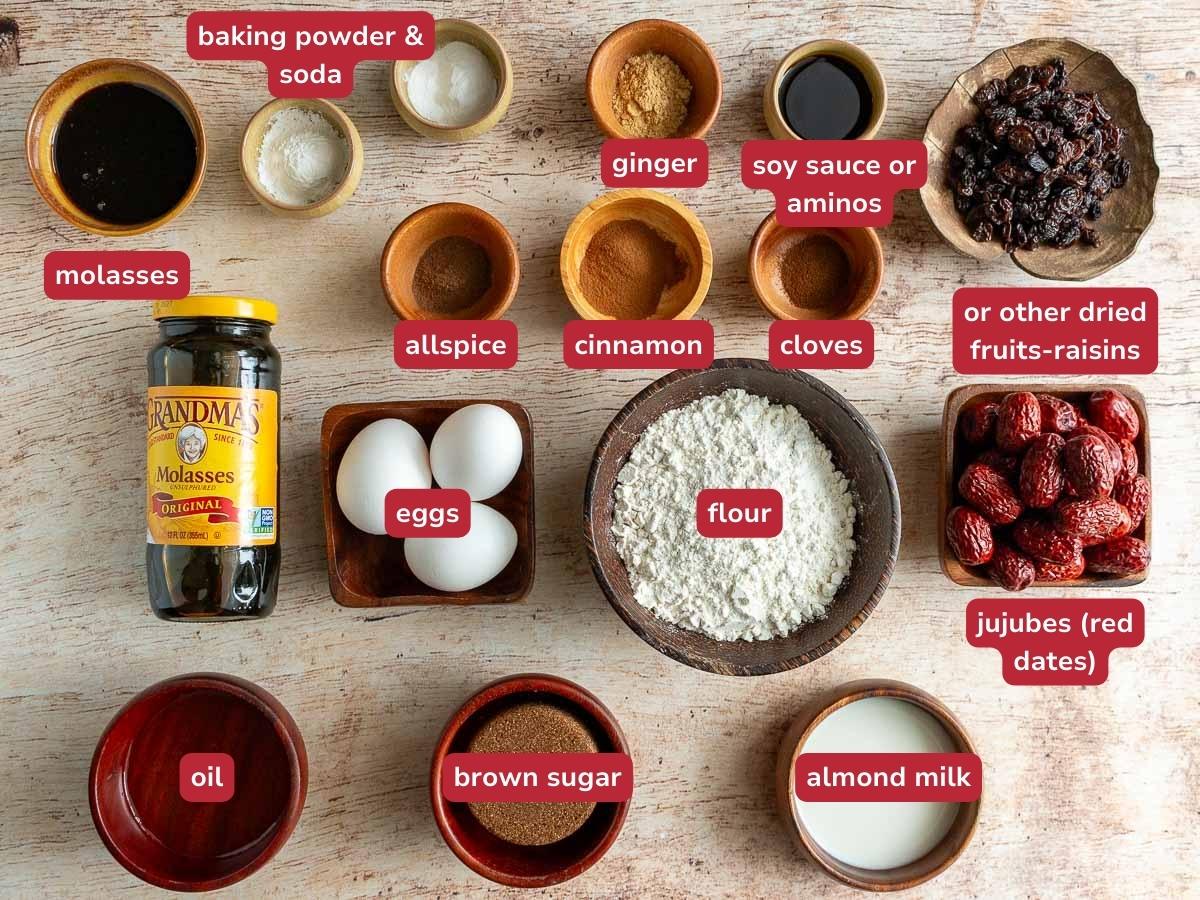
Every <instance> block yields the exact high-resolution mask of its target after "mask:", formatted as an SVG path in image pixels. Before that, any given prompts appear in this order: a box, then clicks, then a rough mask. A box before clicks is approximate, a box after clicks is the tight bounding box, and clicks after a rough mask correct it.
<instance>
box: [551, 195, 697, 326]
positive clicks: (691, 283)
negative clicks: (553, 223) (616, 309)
mask: <svg viewBox="0 0 1200 900" xmlns="http://www.w3.org/2000/svg"><path fill="white" fill-rule="evenodd" d="M622 219H633V220H636V221H640V222H645V223H646V224H647V225H649V226H650V227H651V228H653V229H654V230H655V231H657V232H658V233H659V234H660V235H662V236H663V237H665V238H667V239H668V240H670V241H671V242H672V243H674V244H675V246H676V247H678V248H679V252H680V254H681V255H682V256H683V258H684V259H685V260H686V261H687V274H686V275H685V276H684V277H683V278H681V279H680V280H679V281H678V282H677V283H675V284H673V285H672V286H671V287H669V288H667V289H666V290H665V291H663V293H662V296H661V297H660V298H659V301H658V307H657V308H656V309H655V310H654V314H653V315H651V316H647V318H650V319H690V318H692V316H694V315H695V314H696V312H697V311H698V310H699V309H700V305H701V304H702V303H703V302H704V298H705V297H707V296H708V288H709V285H710V284H711V283H712V270H713V255H712V244H710V243H709V240H708V232H707V231H705V230H704V225H703V224H701V222H700V220H699V219H698V218H696V214H695V213H693V212H692V211H691V210H690V209H688V208H687V207H686V206H684V205H683V204H682V203H680V202H679V201H678V200H676V199H675V198H674V197H670V196H668V195H666V194H660V193H659V192H658V191H648V190H642V189H626V190H620V191H612V192H610V193H607V194H601V195H600V196H599V197H597V198H596V199H595V200H593V201H592V202H591V203H589V204H588V205H587V206H585V207H584V208H583V209H581V210H580V211H579V215H577V216H576V217H575V219H574V221H572V222H571V225H570V227H569V228H568V229H567V233H566V234H565V235H564V236H563V242H562V249H561V250H560V251H559V256H558V271H559V276H560V277H561V278H562V285H563V290H564V291H565V292H566V295H567V300H569V301H570V303H571V306H572V307H574V309H575V312H577V313H578V314H579V316H580V318H583V319H612V318H613V317H612V316H609V315H607V314H606V313H604V312H602V311H601V310H599V309H597V308H596V307H595V306H593V305H592V304H591V302H589V300H588V298H587V297H586V296H584V293H583V286H582V283H581V276H580V273H581V271H582V269H583V258H584V256H585V255H586V254H587V248H588V245H589V244H590V243H591V242H592V238H593V237H595V236H596V232H598V231H599V230H600V229H601V228H603V227H604V226H606V225H609V224H611V223H613V222H618V221H621V220H622Z"/></svg>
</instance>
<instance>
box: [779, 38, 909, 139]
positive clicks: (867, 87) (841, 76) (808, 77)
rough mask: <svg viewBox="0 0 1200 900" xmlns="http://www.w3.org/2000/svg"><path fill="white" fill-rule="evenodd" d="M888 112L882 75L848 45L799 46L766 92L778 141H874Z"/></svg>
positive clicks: (812, 43)
mask: <svg viewBox="0 0 1200 900" xmlns="http://www.w3.org/2000/svg"><path fill="white" fill-rule="evenodd" d="M886 108H887V86H886V85H885V84H884V81H883V75H881V74H880V72H879V69H878V67H877V66H876V65H875V62H874V61H873V60H872V59H871V57H870V56H868V55H867V54H866V53H865V52H863V50H861V49H860V48H858V47H856V46H855V45H854V44H850V43H847V42H846V41H835V40H820V41H809V42H808V43H807V44H802V45H800V46H799V47H797V48H796V49H795V50H793V51H792V52H791V53H789V54H788V55H787V56H785V57H784V58H783V60H782V61H780V63H779V65H778V66H777V67H776V68H775V72H774V74H773V75H772V76H771V78H770V79H769V80H768V81H767V85H766V89H765V90H764V91H763V115H764V116H765V117H766V120H767V127H768V128H769V129H770V131H771V135H772V136H773V137H775V138H777V139H779V140H806V141H850V140H869V139H871V138H873V137H874V136H875V133H876V132H877V131H879V126H880V124H881V123H882V122H883V113H884V110H885V109H886Z"/></svg>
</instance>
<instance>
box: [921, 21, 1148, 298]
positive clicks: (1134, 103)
mask: <svg viewBox="0 0 1200 900" xmlns="http://www.w3.org/2000/svg"><path fill="white" fill-rule="evenodd" d="M1056 56H1061V57H1062V58H1063V59H1064V60H1066V63H1067V68H1068V70H1069V71H1070V73H1071V87H1072V89H1073V90H1077V91H1093V92H1096V93H1098V94H1099V95H1100V97H1101V99H1102V100H1103V101H1104V105H1105V107H1106V108H1107V109H1108V111H1109V112H1110V113H1112V116H1113V118H1114V119H1115V120H1116V122H1117V123H1118V124H1119V125H1120V126H1121V127H1122V128H1124V129H1126V131H1127V134H1126V137H1125V145H1124V148H1123V149H1122V155H1123V156H1125V157H1126V158H1127V159H1129V161H1130V162H1131V163H1132V164H1133V171H1132V173H1131V174H1130V176H1129V182H1128V183H1127V184H1126V185H1125V186H1124V187H1123V188H1120V189H1119V190H1115V191H1113V192H1112V193H1111V194H1109V195H1108V197H1106V198H1105V200H1104V214H1103V215H1102V216H1101V217H1100V218H1099V219H1097V220H1096V222H1095V223H1094V226H1093V227H1095V229H1096V231H1097V232H1098V233H1099V235H1100V239H1101V242H1102V243H1101V246H1099V247H1086V246H1083V245H1082V244H1081V243H1077V244H1076V245H1075V246H1073V247H1067V248H1064V249H1058V248H1053V247H1039V248H1038V249H1036V250H1017V251H1014V252H1013V253H1012V254H1011V255H1012V259H1013V262H1015V263H1016V264H1017V265H1018V266H1020V267H1021V268H1022V269H1024V270H1025V271H1026V272H1028V273H1029V274H1030V275H1035V276H1037V277H1038V278H1049V279H1052V280H1055V281H1087V280H1088V279H1090V278H1095V277H1096V276H1097V275H1100V274H1102V273H1104V272H1107V271H1108V270H1109V269H1111V268H1112V267H1113V266H1115V265H1117V264H1118V263H1120V262H1122V261H1124V260H1125V259H1128V258H1129V257H1130V256H1131V255H1132V254H1133V251H1134V249H1135V248H1136V247H1137V245H1138V242H1139V241H1140V240H1141V239H1142V235H1143V234H1144V233H1145V232H1146V229H1147V228H1149V227H1150V222H1151V221H1152V220H1153V219H1154V192H1155V189H1156V188H1157V186H1158V164H1157V163H1156V162H1155V160H1154V133H1153V132H1152V131H1151V130H1150V126H1149V125H1148V124H1146V120H1145V118H1144V117H1143V115H1142V109H1141V106H1139V105H1138V98H1137V89H1136V88H1135V87H1134V85H1133V82H1131V81H1130V80H1129V79H1128V78H1126V77H1125V75H1124V74H1123V73H1122V72H1121V70H1120V69H1118V68H1117V65H1116V63H1114V62H1113V61H1112V60H1111V59H1109V58H1108V57H1107V56H1105V55H1104V54H1103V53H1101V52H1099V51H1098V50H1093V49H1091V48H1090V47H1086V46H1084V45H1083V44H1080V43H1078V42H1076V41H1071V40H1066V39H1063V38H1038V39H1035V40H1031V41H1024V42H1023V43H1020V44H1014V45H1013V46H1011V47H1005V48H1004V49H1003V50H997V51H996V52H995V53H992V54H991V55H989V56H988V57H986V58H985V59H984V60H983V61H982V62H980V63H978V64H977V65H974V66H972V67H971V68H969V69H967V71H965V72H963V73H962V74H961V75H959V76H958V78H956V79H955V81H954V84H953V85H951V87H950V91H949V93H947V94H946V96H945V98H944V99H943V100H942V102H941V103H939V104H938V106H937V108H936V109H934V111H933V114H932V115H930V117H929V122H928V124H927V125H926V126H925V146H926V147H927V148H928V150H929V180H928V181H926V182H925V186H924V187H923V188H921V202H922V203H923V204H924V205H925V211H926V212H927V213H929V218H930V220H931V221H932V222H933V226H934V228H936V229H937V230H938V232H939V233H940V234H941V235H942V237H944V238H945V239H946V241H947V242H948V243H949V244H950V246H952V247H953V248H954V249H955V250H958V251H959V252H960V253H965V254H966V255H967V256H973V257H975V259H980V260H993V259H999V258H1001V257H1003V256H1004V255H1005V253H1004V248H1003V247H1002V246H1001V245H1000V244H999V243H998V242H996V241H989V242H988V243H986V244H981V243H980V242H979V241H976V240H975V239H974V238H972V237H971V235H970V233H969V232H968V231H967V227H966V225H965V224H964V223H963V218H962V216H961V215H959V213H958V211H957V210H956V209H955V208H954V193H953V191H951V190H950V188H949V185H948V180H947V179H948V178H949V171H950V168H949V159H950V153H951V152H952V151H953V150H954V139H955V135H957V134H958V130H959V129H960V128H962V127H963V126H965V125H968V124H970V123H971V122H972V121H973V120H974V118H975V116H976V115H977V113H978V109H977V108H976V106H975V103H974V101H973V100H972V97H974V96H975V92H976V91H977V90H978V89H979V88H980V87H981V86H983V85H984V84H985V83H987V82H988V81H991V80H992V79H993V78H1004V77H1006V76H1007V75H1008V74H1009V73H1010V72H1011V71H1012V70H1013V69H1015V68H1016V67H1017V66H1019V65H1040V64H1042V63H1044V62H1046V61H1047V60H1049V59H1052V58H1053V57H1056Z"/></svg>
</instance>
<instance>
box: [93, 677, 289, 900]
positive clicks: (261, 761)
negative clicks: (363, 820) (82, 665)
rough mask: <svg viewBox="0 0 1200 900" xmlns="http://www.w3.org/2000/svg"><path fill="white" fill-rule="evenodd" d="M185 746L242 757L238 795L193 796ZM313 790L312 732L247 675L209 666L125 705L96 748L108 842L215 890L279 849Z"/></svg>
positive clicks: (148, 870)
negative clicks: (183, 792)
mask: <svg viewBox="0 0 1200 900" xmlns="http://www.w3.org/2000/svg"><path fill="white" fill-rule="evenodd" d="M185 753H227V754H229V755H230V756H231V757H233V760H234V778H233V782H234V794H233V796H232V797H231V798H230V799H228V800H226V801H225V802H223V803H192V802H189V801H187V800H184V799H183V798H182V797H181V796H180V790H179V778H180V774H179V762H180V758H181V757H182V756H183V755H184V754H185ZM307 790H308V757H307V755H306V754H305V750H304V740H303V738H301V736H300V730H299V729H298V728H297V727H296V723H295V721H293V719H292V717H291V716H290V715H289V714H288V711H287V710H286V709H284V708H283V705H282V704H281V703H280V702H279V701H278V700H276V699H275V698H274V697H273V696H271V695H270V694H269V693H267V692H266V691H265V690H263V689H262V688H260V687H259V686H258V685H255V684H252V683H250V682H249V681H244V680H243V679H241V678H234V677H233V676H231V675H218V674H212V673H197V674H193V675H181V676H179V677H177V678H169V679H167V680H166V681H160V682H159V683H158V684H155V685H153V686H152V687H150V688H147V689H146V690H144V691H142V693H140V694H138V695H137V696H136V697H134V698H133V699H132V700H130V701H129V702H128V703H127V704H125V706H124V707H122V709H121V710H120V712H118V713H117V714H116V716H115V717H114V718H113V720H112V722H110V723H109V726H108V728H107V729H105V731H104V734H103V735H101V737H100V743H99V744H98V745H97V747H96V754H95V756H94V757H93V758H92V769H91V775H90V780H89V787H88V800H89V802H90V804H91V808H92V820H93V821H94V822H95V824H96V831H97V832H99V834H100V839H101V840H103V841H104V844H105V846H106V847H108V849H109V852H110V853H112V855H113V856H114V857H115V858H116V860H117V862H119V863H120V864H121V865H123V866H124V867H125V868H126V869H128V870H129V871H130V872H132V873H133V874H134V875H136V876H137V877H138V878H140V879H142V880H143V881H146V882H148V883H150V884H153V885H155V886H156V887H160V888H165V889H167V890H172V891H211V890H215V889H216V888H222V887H226V886H228V885H231V884H234V883H235V882H238V881H241V880H242V879H243V878H246V877H247V876H249V875H251V874H252V873H254V872H256V871H257V870H258V869H260V868H262V866H264V865H265V864H266V863H267V861H268V860H270V859H271V857H273V856H274V855H275V854H276V853H277V852H278V851H279V849H280V848H281V847H282V846H283V845H284V844H285V843H286V842H287V839H288V838H289V837H290V836H291V834H292V830H293V829H294V828H295V827H296V823H297V821H299V819H300V812H301V810H303V808H304V797H305V794H306V793H307Z"/></svg>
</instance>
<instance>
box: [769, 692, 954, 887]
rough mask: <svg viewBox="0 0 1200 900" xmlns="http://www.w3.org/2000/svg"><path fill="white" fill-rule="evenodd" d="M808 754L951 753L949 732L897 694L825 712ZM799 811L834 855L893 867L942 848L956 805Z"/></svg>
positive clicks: (817, 806)
mask: <svg viewBox="0 0 1200 900" xmlns="http://www.w3.org/2000/svg"><path fill="white" fill-rule="evenodd" d="M801 749H802V751H803V752H805V753H954V752H956V751H957V749H958V748H957V747H955V745H954V742H953V741H952V740H951V738H950V735H949V734H947V733H946V730H945V729H944V728H943V727H942V726H941V724H940V723H939V722H938V721H937V719H935V718H934V717H933V716H932V715H930V714H929V713H927V712H926V711H925V710H923V709H921V707H919V706H917V705H915V704H913V703H909V702H908V701H906V700H899V699H896V698H893V697H866V698H864V699H862V700H856V701H854V702H853V703H848V704H846V705H845V706H843V707H842V708H841V709H838V710H836V711H835V712H833V713H831V714H830V715H828V716H826V717H825V719H823V720H822V721H821V723H820V724H819V725H818V726H817V727H816V728H815V729H813V732H812V734H810V735H809V737H808V740H807V741H805V743H804V746H803V747H802V748H801ZM792 799H793V802H794V803H795V805H796V812H797V815H798V816H799V817H800V820H801V821H802V822H803V823H804V826H805V827H806V828H807V829H808V832H809V834H811V835H812V838H813V840H814V841H815V842H816V843H818V844H820V846H821V847H822V848H824V849H825V851H826V852H828V853H829V854H830V855H832V856H834V857H836V858H837V859H839V860H841V861H842V862H844V863H846V864H848V865H852V866H858V867H860V868H863V869H877V870H878V869H892V868H895V867H897V866H903V865H906V864H907V863H910V862H915V861H916V860H918V859H920V858H921V857H922V856H924V855H925V854H926V853H928V852H929V851H930V850H932V849H933V848H934V847H936V846H937V843H938V841H940V840H941V839H942V838H943V837H944V836H945V834H946V832H947V831H949V830H950V826H951V825H952V824H953V822H954V818H955V816H956V815H957V814H958V809H959V804H957V803H805V802H804V801H802V800H799V799H798V798H796V797H793V798H792Z"/></svg>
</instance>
